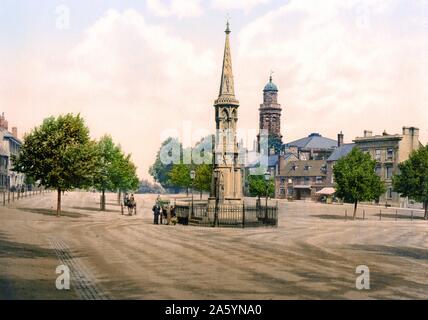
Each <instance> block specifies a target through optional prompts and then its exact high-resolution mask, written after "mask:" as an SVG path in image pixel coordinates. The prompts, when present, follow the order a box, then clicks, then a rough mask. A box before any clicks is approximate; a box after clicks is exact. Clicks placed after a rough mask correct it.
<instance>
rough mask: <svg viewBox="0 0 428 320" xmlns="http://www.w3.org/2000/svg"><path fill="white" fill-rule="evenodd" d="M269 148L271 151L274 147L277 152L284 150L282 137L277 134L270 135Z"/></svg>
mask: <svg viewBox="0 0 428 320" xmlns="http://www.w3.org/2000/svg"><path fill="white" fill-rule="evenodd" d="M268 148H269V151H268V152H270V151H271V150H272V149H273V150H274V152H275V154H279V153H280V152H281V151H282V139H281V137H280V136H278V135H276V134H272V135H269V137H268Z"/></svg>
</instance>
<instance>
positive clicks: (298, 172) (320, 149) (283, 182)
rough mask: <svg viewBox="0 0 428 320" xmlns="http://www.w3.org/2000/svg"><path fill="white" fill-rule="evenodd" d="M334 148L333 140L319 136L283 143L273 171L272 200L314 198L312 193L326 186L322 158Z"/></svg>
mask: <svg viewBox="0 0 428 320" xmlns="http://www.w3.org/2000/svg"><path fill="white" fill-rule="evenodd" d="M337 145H338V142H337V141H336V140H333V139H329V138H325V137H323V136H321V135H320V134H319V133H311V134H310V135H309V136H307V137H304V138H301V139H298V140H295V141H291V142H288V143H286V144H284V151H283V152H282V153H281V154H280V155H279V158H278V164H277V169H276V172H277V175H276V177H275V197H277V198H293V199H296V200H300V199H305V200H307V199H315V198H316V195H315V194H316V192H318V191H320V190H321V189H322V188H323V187H325V186H326V184H327V164H326V159H327V158H328V157H329V156H330V155H331V154H332V153H333V152H334V151H335V149H336V148H337ZM305 168H306V169H305Z"/></svg>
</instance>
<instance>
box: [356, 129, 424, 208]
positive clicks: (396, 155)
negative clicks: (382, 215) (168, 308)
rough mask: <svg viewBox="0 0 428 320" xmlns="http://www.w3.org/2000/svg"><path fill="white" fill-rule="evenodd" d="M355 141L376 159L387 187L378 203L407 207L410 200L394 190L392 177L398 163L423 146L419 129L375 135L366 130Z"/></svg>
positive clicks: (380, 175)
mask: <svg viewBox="0 0 428 320" xmlns="http://www.w3.org/2000/svg"><path fill="white" fill-rule="evenodd" d="M354 143H355V145H356V146H357V147H358V148H360V149H361V150H362V151H363V152H366V153H368V154H370V156H371V157H372V158H373V159H374V160H376V173H377V174H378V175H379V177H380V178H381V179H382V181H384V183H385V187H386V192H385V194H383V195H382V196H381V197H380V198H379V200H378V203H379V204H382V205H392V206H397V207H407V206H408V200H407V199H405V198H401V197H400V195H399V194H398V193H396V192H394V190H393V187H392V177H393V176H394V175H395V174H397V173H398V172H399V170H398V164H399V163H400V162H403V161H406V160H407V159H408V158H409V156H410V154H411V153H412V152H413V151H415V150H417V149H419V148H420V147H422V144H421V142H420V141H419V129H418V128H415V127H403V131H402V134H388V133H386V132H384V133H383V134H382V135H373V133H372V131H368V130H365V131H364V135H363V137H357V138H355V140H354Z"/></svg>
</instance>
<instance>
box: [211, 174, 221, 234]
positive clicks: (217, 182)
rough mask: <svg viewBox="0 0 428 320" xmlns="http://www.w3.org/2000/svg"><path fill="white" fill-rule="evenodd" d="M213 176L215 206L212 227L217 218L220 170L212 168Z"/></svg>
mask: <svg viewBox="0 0 428 320" xmlns="http://www.w3.org/2000/svg"><path fill="white" fill-rule="evenodd" d="M213 175H214V178H215V186H216V192H215V208H214V227H215V226H216V224H217V220H218V200H219V197H220V194H219V193H220V181H219V179H220V172H219V171H218V170H214V172H213Z"/></svg>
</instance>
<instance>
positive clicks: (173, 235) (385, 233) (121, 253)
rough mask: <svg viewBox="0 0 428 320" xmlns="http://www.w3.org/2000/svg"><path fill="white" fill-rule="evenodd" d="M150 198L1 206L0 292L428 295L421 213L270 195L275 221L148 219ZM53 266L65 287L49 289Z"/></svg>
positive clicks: (72, 198)
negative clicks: (366, 285)
mask: <svg viewBox="0 0 428 320" xmlns="http://www.w3.org/2000/svg"><path fill="white" fill-rule="evenodd" d="M155 198H156V195H136V201H137V204H138V208H137V212H138V214H137V215H136V216H127V215H121V212H120V206H118V204H117V195H115V194H108V195H107V211H106V212H100V211H99V194H97V193H84V192H70V193H65V195H64V197H63V213H62V215H61V217H56V216H55V208H56V194H55V193H48V194H43V195H37V196H33V197H30V198H24V199H20V200H19V201H15V202H14V203H11V204H7V205H6V206H0V299H86V300H91V299H96V300H98V299H427V298H428V232H427V231H428V221H424V220H422V219H421V217H422V215H423V212H422V211H418V210H415V211H414V217H413V220H412V219H411V217H410V213H409V212H408V211H407V210H402V211H399V212H396V211H395V209H388V210H387V209H385V208H383V209H382V217H380V216H379V208H375V207H373V208H370V207H364V208H363V207H362V208H361V209H360V210H359V211H358V216H357V219H356V220H350V213H351V212H352V206H348V205H326V204H318V203H296V202H285V203H284V202H280V204H279V208H280V213H279V225H278V227H277V228H255V229H230V228H202V227H191V226H181V225H177V226H164V225H157V226H155V225H153V224H152V213H151V206H152V205H153V203H154V201H155ZM363 209H364V210H365V211H364V218H365V219H364V220H362V217H363V215H362V210H363ZM345 210H347V212H348V216H346V215H345ZM380 218H381V219H380ZM61 265H66V266H67V267H68V268H69V269H70V271H71V287H70V290H58V289H57V288H56V286H55V283H56V279H57V277H58V276H59V274H57V273H56V268H57V267H58V266H61ZM362 265H363V266H367V267H368V268H369V271H370V289H368V290H358V289H357V288H356V280H357V277H358V276H360V274H358V273H356V269H357V267H358V266H362Z"/></svg>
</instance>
